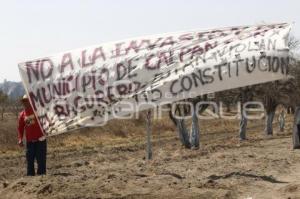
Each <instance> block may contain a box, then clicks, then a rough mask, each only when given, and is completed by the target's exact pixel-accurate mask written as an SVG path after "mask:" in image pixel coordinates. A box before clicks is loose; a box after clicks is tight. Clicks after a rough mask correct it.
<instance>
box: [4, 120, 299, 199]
mask: <svg viewBox="0 0 300 199" xmlns="http://www.w3.org/2000/svg"><path fill="white" fill-rule="evenodd" d="M263 124H264V121H263V120H253V121H250V122H249V123H248V132H247V133H248V134H247V135H248V140H246V141H239V138H238V120H222V119H215V120H205V121H204V120H200V127H201V144H200V145H201V146H200V149H199V150H188V149H185V148H184V147H182V146H181V144H180V142H179V139H178V136H177V133H176V129H175V128H174V126H173V125H172V123H171V121H170V120H169V119H168V118H164V119H162V120H157V121H155V122H154V126H153V140H152V141H153V160H150V161H147V160H146V159H145V154H146V152H145V141H146V136H145V121H144V120H143V118H141V119H139V120H131V121H111V122H109V124H108V125H106V126H105V127H102V128H90V129H82V130H80V131H78V132H74V133H68V134H64V135H59V136H55V137H51V138H49V139H48V160H47V161H48V162H47V164H48V165H47V166H48V170H47V172H48V174H47V175H46V176H36V177H25V166H26V164H25V163H26V162H25V156H24V150H23V149H20V148H18V146H16V144H15V143H16V118H15V117H13V116H10V115H7V117H5V120H4V121H1V125H0V139H1V140H0V144H1V146H0V198H1V199H6V198H7V199H19V198H25V199H34V198H43V199H44V198H56V199H60V198H61V199H63V198H78V199H82V198H90V199H94V198H203V199H204V198H205V199H207V198H227V199H234V198H253V199H254V198H280V199H281V198H286V199H287V198H291V199H296V198H300V181H299V179H300V169H299V168H300V151H299V150H292V140H291V131H292V116H291V115H288V117H287V124H286V128H285V131H284V132H279V130H278V124H277V121H274V136H272V137H266V136H265V135H264V132H263V130H264V125H263Z"/></svg>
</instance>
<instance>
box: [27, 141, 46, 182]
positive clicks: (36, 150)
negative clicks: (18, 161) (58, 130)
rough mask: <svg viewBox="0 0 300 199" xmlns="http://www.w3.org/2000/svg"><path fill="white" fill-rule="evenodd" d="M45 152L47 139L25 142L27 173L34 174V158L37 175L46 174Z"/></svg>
mask: <svg viewBox="0 0 300 199" xmlns="http://www.w3.org/2000/svg"><path fill="white" fill-rule="evenodd" d="M46 154H47V141H46V140H44V141H36V142H27V144H26V160H27V175H28V176H34V175H35V169H34V160H35V159H36V161H37V164H38V170H37V174H38V175H44V174H46Z"/></svg>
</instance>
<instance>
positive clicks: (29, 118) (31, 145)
mask: <svg viewBox="0 0 300 199" xmlns="http://www.w3.org/2000/svg"><path fill="white" fill-rule="evenodd" d="M21 102H22V104H23V107H24V110H23V111H22V112H21V113H20V115H19V124H18V144H19V146H20V147H23V135H24V132H25V135H26V136H25V137H26V160H27V176H34V175H35V169H34V160H35V159H36V160H37V164H38V170H37V174H38V175H44V174H46V153H47V142H46V137H45V136H44V134H43V131H42V129H41V127H40V125H39V123H38V121H37V118H36V117H35V115H34V113H33V110H32V107H31V105H30V102H29V99H28V98H27V96H26V95H24V96H23V98H22V100H21Z"/></svg>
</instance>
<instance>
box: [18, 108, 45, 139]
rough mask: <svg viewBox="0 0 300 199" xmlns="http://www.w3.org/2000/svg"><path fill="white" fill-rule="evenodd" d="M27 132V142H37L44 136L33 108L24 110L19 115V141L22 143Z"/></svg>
mask: <svg viewBox="0 0 300 199" xmlns="http://www.w3.org/2000/svg"><path fill="white" fill-rule="evenodd" d="M24 132H26V133H25V134H26V141H27V142H30V141H37V140H38V139H39V138H40V137H42V136H43V131H42V129H41V127H40V125H39V123H38V121H37V119H36V117H35V115H34V113H33V110H32V108H27V109H25V110H23V111H22V112H21V113H20V115H19V125H18V141H19V142H20V141H22V139H23V136H24Z"/></svg>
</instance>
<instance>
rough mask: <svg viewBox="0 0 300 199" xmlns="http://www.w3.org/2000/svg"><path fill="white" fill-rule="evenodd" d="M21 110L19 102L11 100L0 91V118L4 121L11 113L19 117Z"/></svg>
mask: <svg viewBox="0 0 300 199" xmlns="http://www.w3.org/2000/svg"><path fill="white" fill-rule="evenodd" d="M20 110H21V104H20V102H19V100H13V99H10V98H9V97H8V96H7V95H6V94H5V93H4V92H3V91H1V90H0V115H1V116H0V117H1V120H4V118H5V114H7V113H11V114H13V115H15V117H18V113H19V112H20Z"/></svg>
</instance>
